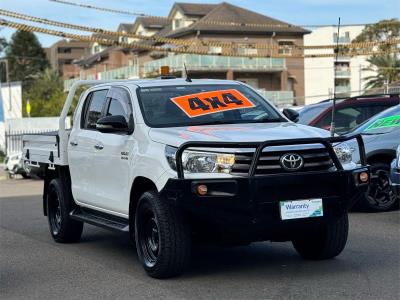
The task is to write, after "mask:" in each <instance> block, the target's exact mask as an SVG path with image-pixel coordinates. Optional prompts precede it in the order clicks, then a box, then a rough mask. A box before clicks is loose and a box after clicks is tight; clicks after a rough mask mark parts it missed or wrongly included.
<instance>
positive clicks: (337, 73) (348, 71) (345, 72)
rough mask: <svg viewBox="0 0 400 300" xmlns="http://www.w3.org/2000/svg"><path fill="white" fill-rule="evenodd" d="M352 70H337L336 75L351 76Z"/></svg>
mask: <svg viewBox="0 0 400 300" xmlns="http://www.w3.org/2000/svg"><path fill="white" fill-rule="evenodd" d="M350 76H351V72H350V70H335V77H350Z"/></svg>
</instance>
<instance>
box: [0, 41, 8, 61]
mask: <svg viewBox="0 0 400 300" xmlns="http://www.w3.org/2000/svg"><path fill="white" fill-rule="evenodd" d="M6 47H7V40H6V39H5V38H4V37H0V57H2V56H3V51H4V49H6Z"/></svg>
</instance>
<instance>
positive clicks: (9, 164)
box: [4, 152, 30, 178]
mask: <svg viewBox="0 0 400 300" xmlns="http://www.w3.org/2000/svg"><path fill="white" fill-rule="evenodd" d="M4 171H6V172H7V173H8V174H9V175H10V176H13V175H21V176H22V177H23V178H30V176H29V173H27V171H26V169H25V168H24V160H23V158H22V152H18V153H11V154H8V155H7V156H6V158H5V160H4Z"/></svg>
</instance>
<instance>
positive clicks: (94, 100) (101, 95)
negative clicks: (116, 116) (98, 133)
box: [82, 90, 108, 129]
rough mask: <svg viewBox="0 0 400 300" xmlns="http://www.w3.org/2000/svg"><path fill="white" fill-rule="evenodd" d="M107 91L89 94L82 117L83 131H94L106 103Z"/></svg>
mask: <svg viewBox="0 0 400 300" xmlns="http://www.w3.org/2000/svg"><path fill="white" fill-rule="evenodd" d="M107 92H108V90H99V91H94V92H91V93H90V94H89V95H88V97H87V99H86V108H85V110H84V111H85V114H84V117H83V120H84V122H83V126H82V128H85V129H96V123H97V120H98V119H100V117H101V114H102V111H103V106H104V104H105V102H106V95H107Z"/></svg>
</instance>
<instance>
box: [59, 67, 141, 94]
mask: <svg viewBox="0 0 400 300" xmlns="http://www.w3.org/2000/svg"><path fill="white" fill-rule="evenodd" d="M97 78H98V79H101V80H112V79H130V78H132V79H133V78H139V69H138V68H137V66H126V67H122V68H117V69H112V70H108V71H104V72H100V73H98V76H97ZM80 79H85V80H94V79H96V75H95V74H90V75H87V76H86V77H81V78H72V79H68V80H64V91H68V90H69V89H70V87H71V86H72V85H73V84H74V82H76V81H78V80H80Z"/></svg>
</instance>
